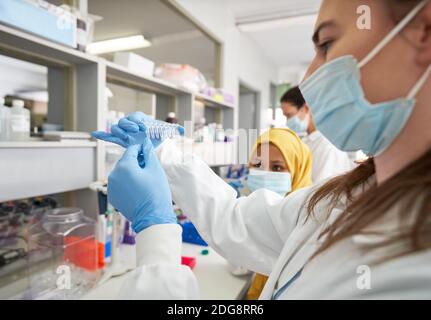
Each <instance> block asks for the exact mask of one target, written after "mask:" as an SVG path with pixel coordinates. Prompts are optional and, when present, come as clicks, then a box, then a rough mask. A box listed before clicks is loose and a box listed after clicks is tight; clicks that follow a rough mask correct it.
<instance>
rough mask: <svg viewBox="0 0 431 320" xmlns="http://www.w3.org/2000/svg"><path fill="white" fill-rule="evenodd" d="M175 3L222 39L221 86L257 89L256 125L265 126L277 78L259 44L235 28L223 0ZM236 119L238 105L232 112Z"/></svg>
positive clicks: (273, 66)
mask: <svg viewBox="0 0 431 320" xmlns="http://www.w3.org/2000/svg"><path fill="white" fill-rule="evenodd" d="M176 3H177V4H178V5H180V6H181V7H182V8H184V9H185V10H186V11H187V12H188V13H189V14H190V15H191V16H193V17H194V18H195V19H196V20H197V21H199V23H200V24H202V25H203V26H205V28H206V29H208V30H209V31H210V32H211V33H212V34H214V35H215V36H216V37H217V40H218V41H221V42H222V43H223V51H222V63H221V68H222V70H221V80H222V83H223V86H224V87H225V88H226V89H228V90H229V91H231V92H234V93H235V94H236V95H237V94H238V90H239V83H240V82H241V83H243V84H244V85H246V86H248V87H250V88H251V89H253V90H255V91H258V92H259V93H260V97H259V98H260V106H261V112H260V114H261V117H260V126H261V128H266V127H267V122H266V117H265V114H266V112H265V109H266V108H267V107H268V106H269V101H270V85H271V83H277V82H278V72H277V68H276V67H275V65H273V63H272V62H271V61H270V60H269V59H268V58H267V57H266V56H265V54H264V53H263V50H262V48H260V47H259V46H258V45H257V44H256V43H255V42H253V40H252V39H250V38H249V37H248V36H247V35H246V34H244V33H242V32H240V31H239V30H238V28H237V27H236V25H235V19H234V16H233V14H232V13H231V12H230V10H229V8H228V6H227V5H226V3H225V2H224V1H213V0H177V1H176ZM236 105H237V103H236ZM237 123H238V108H236V114H235V124H237Z"/></svg>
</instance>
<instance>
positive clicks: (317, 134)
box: [303, 130, 322, 142]
mask: <svg viewBox="0 0 431 320" xmlns="http://www.w3.org/2000/svg"><path fill="white" fill-rule="evenodd" d="M320 137H322V133H321V132H320V131H318V130H315V131H314V132H312V133H310V134H309V135H306V136H305V137H304V138H303V140H304V141H309V142H312V141H316V140H317V139H320Z"/></svg>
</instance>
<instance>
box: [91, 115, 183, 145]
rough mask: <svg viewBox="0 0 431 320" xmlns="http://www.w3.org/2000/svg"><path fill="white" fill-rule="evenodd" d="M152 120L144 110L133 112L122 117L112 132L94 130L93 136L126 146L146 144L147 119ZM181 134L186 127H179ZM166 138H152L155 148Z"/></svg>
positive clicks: (112, 128)
mask: <svg viewBox="0 0 431 320" xmlns="http://www.w3.org/2000/svg"><path fill="white" fill-rule="evenodd" d="M149 120H152V118H151V117H149V116H147V115H146V114H145V113H143V112H133V113H130V114H129V115H127V116H126V117H124V118H122V119H120V121H119V122H118V125H113V126H112V127H111V133H106V132H103V131H94V132H93V133H92V135H93V137H95V138H97V139H100V140H104V141H108V142H112V143H116V144H119V145H120V146H123V147H124V148H127V147H128V146H131V145H134V144H144V143H145V140H146V127H145V124H144V123H145V121H149ZM178 130H179V133H180V134H184V128H183V127H179V128H178ZM163 140H164V139H151V142H152V144H153V147H154V148H157V147H158V146H159V145H160V144H161V143H162V142H163Z"/></svg>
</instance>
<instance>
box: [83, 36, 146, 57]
mask: <svg viewBox="0 0 431 320" xmlns="http://www.w3.org/2000/svg"><path fill="white" fill-rule="evenodd" d="M149 46H151V42H150V41H148V40H146V39H145V38H144V36H143V35H136V36H130V37H124V38H116V39H111V40H104V41H98V42H93V43H91V44H90V45H89V46H88V49H87V51H88V52H89V53H91V54H103V53H109V52H117V51H125V50H133V49H139V48H146V47H149Z"/></svg>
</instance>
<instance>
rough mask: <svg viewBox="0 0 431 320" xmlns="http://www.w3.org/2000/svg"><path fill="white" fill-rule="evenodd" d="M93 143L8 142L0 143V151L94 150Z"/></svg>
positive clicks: (94, 143) (95, 144)
mask: <svg viewBox="0 0 431 320" xmlns="http://www.w3.org/2000/svg"><path fill="white" fill-rule="evenodd" d="M96 146H97V143H96V142H95V141H61V142H60V141H40V140H35V141H10V142H9V141H8V142H0V149H17V148H95V147H96Z"/></svg>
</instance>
